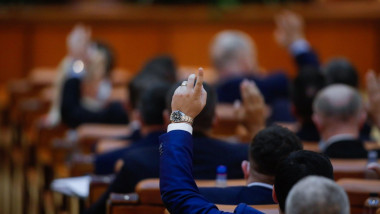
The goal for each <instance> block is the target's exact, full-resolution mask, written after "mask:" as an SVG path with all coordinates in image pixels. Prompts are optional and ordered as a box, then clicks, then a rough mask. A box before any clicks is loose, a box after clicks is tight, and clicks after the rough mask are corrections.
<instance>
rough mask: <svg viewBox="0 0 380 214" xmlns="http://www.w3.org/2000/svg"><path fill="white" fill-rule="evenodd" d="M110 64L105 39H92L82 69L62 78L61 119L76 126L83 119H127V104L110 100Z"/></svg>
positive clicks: (120, 121) (112, 121)
mask: <svg viewBox="0 0 380 214" xmlns="http://www.w3.org/2000/svg"><path fill="white" fill-rule="evenodd" d="M113 66H114V57H113V52H112V50H111V49H110V48H109V47H108V46H107V45H106V44H104V43H100V42H92V43H91V45H90V47H89V48H88V58H87V63H85V66H84V69H85V70H82V71H80V72H78V71H79V70H78V71H75V70H74V73H75V74H73V75H70V76H67V77H66V78H65V81H64V84H63V89H62V94H61V103H60V104H61V105H60V106H61V108H60V112H61V119H62V122H63V123H65V124H66V125H68V126H69V127H71V128H76V127H77V126H79V125H81V124H83V123H108V124H127V123H128V122H129V119H128V115H127V112H126V107H125V106H124V105H123V104H122V103H121V102H119V101H110V100H109V96H110V94H111V91H112V85H111V80H110V75H111V72H112V69H113ZM74 68H75V66H74Z"/></svg>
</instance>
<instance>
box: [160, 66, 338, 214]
mask: <svg viewBox="0 0 380 214" xmlns="http://www.w3.org/2000/svg"><path fill="white" fill-rule="evenodd" d="M194 82H195V75H190V76H189V79H188V81H187V84H186V85H185V84H183V85H181V86H180V87H178V88H177V90H176V91H175V93H174V95H173V99H172V104H171V106H172V110H173V112H178V111H180V112H182V113H183V114H184V115H181V116H179V117H178V118H176V119H175V120H172V122H173V123H172V124H170V125H169V126H168V133H167V134H164V135H162V136H161V137H160V142H161V145H160V154H161V156H160V191H161V198H162V200H163V202H164V204H165V206H166V207H167V208H168V210H169V212H170V213H222V212H221V211H219V210H218V209H217V207H216V206H215V205H214V204H213V203H211V202H210V201H208V200H207V199H206V198H204V197H203V196H202V195H201V194H200V193H199V190H198V187H197V185H196V183H195V181H194V178H193V175H192V156H193V142H192V139H191V134H192V131H193V129H192V126H191V125H192V123H191V120H188V117H190V118H195V117H196V116H197V115H198V114H199V112H200V111H202V109H203V108H204V106H205V104H206V98H207V93H206V91H205V90H204V88H203V87H202V83H203V71H202V70H199V73H198V77H197V81H196V84H195V86H194ZM172 114H176V113H172ZM293 154H295V155H293ZM283 163H284V164H287V165H283ZM281 165H282V167H280V166H278V169H281V168H290V169H294V171H295V173H294V174H291V173H289V174H290V175H294V176H289V174H288V173H286V175H287V176H285V177H281V176H279V178H277V176H278V173H277V172H276V177H275V185H274V186H275V189H276V190H275V194H274V195H275V196H277V198H279V202H280V207H284V205H282V206H281V203H285V199H286V195H287V193H288V192H281V194H277V189H279V190H286V189H288V191H289V190H290V189H291V187H292V186H293V185H294V184H295V183H296V182H297V181H298V180H299V179H301V178H302V177H305V176H307V175H321V176H325V177H328V178H331V179H332V178H333V170H332V165H331V163H330V161H329V159H328V158H327V157H324V156H322V155H320V154H317V153H315V152H310V151H303V150H301V151H296V152H293V153H292V154H290V155H289V157H287V158H286V159H285V160H284V161H283V162H282V163H281ZM280 172H281V171H280ZM279 175H281V174H279ZM276 182H277V183H276ZM279 196H280V197H279ZM282 196H285V198H283V197H282ZM274 199H275V198H274ZM282 210H283V209H282ZM235 213H261V212H259V211H257V210H255V209H253V208H251V207H249V206H247V205H246V204H239V205H238V206H237V208H236V209H235Z"/></svg>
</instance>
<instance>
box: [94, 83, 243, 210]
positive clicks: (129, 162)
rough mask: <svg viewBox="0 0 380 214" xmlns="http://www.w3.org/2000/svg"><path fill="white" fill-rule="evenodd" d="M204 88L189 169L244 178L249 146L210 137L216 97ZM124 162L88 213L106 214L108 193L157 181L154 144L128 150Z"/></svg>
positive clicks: (195, 172)
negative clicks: (204, 98)
mask: <svg viewBox="0 0 380 214" xmlns="http://www.w3.org/2000/svg"><path fill="white" fill-rule="evenodd" d="M205 88H206V90H207V91H208V94H209V96H208V97H207V104H206V106H205V108H204V109H203V111H202V112H201V113H200V114H199V116H198V117H197V118H196V119H195V121H194V137H193V140H194V161H193V163H194V168H193V170H192V172H193V175H194V178H196V179H215V175H216V168H217V167H218V166H219V165H225V166H226V167H227V170H228V178H230V179H238V178H243V177H244V174H243V172H242V171H241V168H240V166H241V163H242V162H243V160H246V159H247V156H248V145H246V144H236V143H234V144H232V143H227V142H224V141H221V140H217V139H213V138H210V137H209V131H210V129H211V127H212V123H213V120H214V115H215V106H216V95H215V92H213V90H212V88H210V87H209V86H207V85H205ZM174 89H175V88H174ZM173 93H174V90H173V91H172V93H170V96H168V97H169V98H170V99H168V100H167V103H168V104H167V105H168V106H169V108H170V103H171V97H172V96H171V95H172V94H173ZM152 107H154V106H152ZM165 118H167V117H165ZM157 140H158V138H157V139H156V141H157ZM123 162H124V165H123V167H122V168H121V170H120V172H118V173H117V175H116V177H115V180H114V181H113V182H112V183H111V184H110V186H109V188H108V189H107V191H106V193H105V194H103V195H102V196H101V198H100V199H99V200H98V201H97V202H96V203H95V204H94V205H93V206H91V207H90V208H89V210H88V212H87V213H105V210H106V201H107V199H108V197H109V195H110V193H111V192H117V193H129V192H134V190H135V186H136V184H137V183H138V182H139V181H141V180H143V179H146V178H158V177H159V146H158V144H154V145H153V146H149V147H144V148H141V147H140V148H138V149H133V150H130V151H128V152H126V153H125V154H124V156H123Z"/></svg>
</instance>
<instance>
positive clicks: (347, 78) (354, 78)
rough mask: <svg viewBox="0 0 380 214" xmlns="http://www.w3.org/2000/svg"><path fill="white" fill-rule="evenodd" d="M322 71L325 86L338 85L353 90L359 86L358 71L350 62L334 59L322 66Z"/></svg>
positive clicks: (343, 59)
mask: <svg viewBox="0 0 380 214" xmlns="http://www.w3.org/2000/svg"><path fill="white" fill-rule="evenodd" d="M323 71H324V74H325V77H326V82H327V85H331V84H338V83H340V84H346V85H349V86H352V87H354V88H357V87H358V85H359V82H358V71H357V70H356V68H355V67H354V66H353V65H352V64H351V62H350V61H348V60H347V59H345V58H335V59H332V60H330V61H329V62H328V63H327V64H326V65H325V66H324V69H323Z"/></svg>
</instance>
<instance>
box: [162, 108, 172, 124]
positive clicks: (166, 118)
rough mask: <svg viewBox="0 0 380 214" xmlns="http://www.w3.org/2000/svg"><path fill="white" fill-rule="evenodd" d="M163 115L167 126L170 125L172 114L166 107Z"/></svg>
mask: <svg viewBox="0 0 380 214" xmlns="http://www.w3.org/2000/svg"><path fill="white" fill-rule="evenodd" d="M162 117H163V119H164V124H165V126H167V125H169V124H170V114H169V110H167V109H165V110H164V111H163V112H162Z"/></svg>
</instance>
